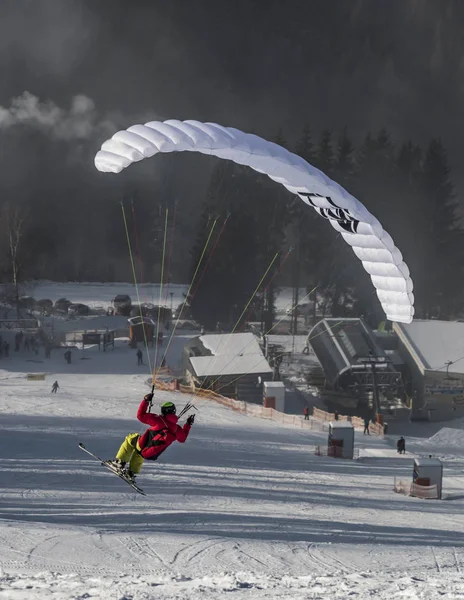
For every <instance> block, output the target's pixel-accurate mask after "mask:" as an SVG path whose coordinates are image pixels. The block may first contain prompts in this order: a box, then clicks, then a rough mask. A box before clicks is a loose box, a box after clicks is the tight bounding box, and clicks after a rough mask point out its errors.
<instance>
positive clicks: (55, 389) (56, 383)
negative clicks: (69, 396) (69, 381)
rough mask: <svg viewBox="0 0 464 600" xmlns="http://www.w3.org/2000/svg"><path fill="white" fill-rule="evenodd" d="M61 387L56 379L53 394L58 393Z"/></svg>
mask: <svg viewBox="0 0 464 600" xmlns="http://www.w3.org/2000/svg"><path fill="white" fill-rule="evenodd" d="M59 389H60V386H59V385H58V381H55V383H54V384H53V385H52V394H56V392H57V390H59Z"/></svg>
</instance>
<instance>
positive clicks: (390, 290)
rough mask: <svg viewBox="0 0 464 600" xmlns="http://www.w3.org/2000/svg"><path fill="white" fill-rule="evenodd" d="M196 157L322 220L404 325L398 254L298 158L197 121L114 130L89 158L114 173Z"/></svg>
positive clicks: (343, 194)
mask: <svg viewBox="0 0 464 600" xmlns="http://www.w3.org/2000/svg"><path fill="white" fill-rule="evenodd" d="M183 151H188V152H201V153H203V154H211V155H213V156H217V157H219V158H225V159H228V160H232V161H234V162H236V163H238V164H241V165H246V166H249V167H251V168H252V169H254V170H255V171H258V172H259V173H264V174H265V175H268V177H270V178H271V179H272V180H274V181H276V182H277V183H280V184H281V185H283V186H284V187H286V188H287V189H288V190H289V191H290V192H291V193H292V194H296V195H298V196H299V197H300V198H301V199H302V200H303V202H305V203H306V204H307V205H308V206H311V207H312V208H313V209H314V210H316V212H317V213H318V214H319V215H320V216H321V217H323V218H325V219H328V221H329V222H330V224H331V225H332V227H333V228H334V229H335V230H336V231H338V232H339V233H340V234H341V235H342V236H343V238H344V239H345V241H346V242H347V243H348V244H349V245H350V246H351V247H352V248H353V251H354V253H355V254H356V256H357V257H358V258H359V259H360V260H361V262H362V265H363V267H364V269H365V270H366V271H367V272H368V273H369V275H370V277H371V279H372V283H373V284H374V287H375V289H376V292H377V296H378V298H379V300H380V303H381V305H382V307H383V309H384V311H385V314H386V316H387V318H388V319H389V320H391V321H399V322H402V323H410V322H411V321H412V318H413V315H414V296H413V293H412V290H413V283H412V280H411V278H410V276H409V269H408V267H407V265H406V264H405V263H404V262H403V257H402V255H401V252H400V251H399V250H398V248H396V246H395V244H394V243H393V240H392V238H391V237H390V236H389V235H388V233H387V232H386V231H385V230H384V229H383V227H382V225H381V224H380V222H379V221H378V220H377V219H376V218H375V217H374V216H373V215H371V213H370V212H369V211H368V210H367V208H366V207H365V206H364V205H363V204H362V203H361V202H359V200H357V199H356V198H354V197H353V196H352V195H351V194H349V193H348V192H347V191H346V190H345V189H344V188H342V187H341V186H340V185H338V184H337V183H336V182H335V181H332V180H331V179H329V177H327V176H326V175H325V174H324V173H323V172H322V171H320V170H319V169H316V168H315V167H313V166H312V165H310V164H309V163H307V162H306V161H305V160H304V159H303V158H301V157H300V156H297V155H296V154H293V153H292V152H289V151H288V150H286V149H285V148H282V147H281V146H279V145H277V144H274V143H272V142H268V141H266V140H264V139H262V138H260V137H258V136H256V135H252V134H249V133H244V132H243V131H240V130H238V129H234V128H232V127H222V126H221V125H217V124H216V123H200V122H198V121H176V120H170V121H164V122H160V121H153V122H150V123H146V124H145V125H133V126H132V127H129V128H128V129H127V130H125V131H118V132H117V133H115V134H114V135H113V137H112V138H111V139H109V140H107V141H106V142H104V143H103V145H102V147H101V150H100V151H99V152H98V153H97V155H96V157H95V166H96V167H97V169H98V170H99V171H103V172H111V173H119V172H121V171H122V170H123V169H125V168H126V167H128V166H129V165H131V164H132V163H134V162H137V161H141V160H143V159H145V158H149V157H151V156H154V155H155V154H157V153H159V152H183Z"/></svg>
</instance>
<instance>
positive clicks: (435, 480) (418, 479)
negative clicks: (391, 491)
mask: <svg viewBox="0 0 464 600" xmlns="http://www.w3.org/2000/svg"><path fill="white" fill-rule="evenodd" d="M412 482H413V485H412V486H411V496H415V495H416V493H415V490H414V485H418V486H424V487H429V486H435V485H436V486H437V498H441V492H442V486H443V464H442V462H441V461H440V460H438V458H415V459H414V470H413V474H412ZM417 495H419V494H417Z"/></svg>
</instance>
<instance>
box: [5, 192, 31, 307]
mask: <svg viewBox="0 0 464 600" xmlns="http://www.w3.org/2000/svg"><path fill="white" fill-rule="evenodd" d="M27 217H28V211H27V209H26V208H25V207H24V206H22V205H20V204H12V203H10V202H6V203H5V204H4V205H3V206H2V208H1V224H2V225H1V230H2V231H1V238H2V239H1V245H2V249H3V251H4V256H5V258H6V259H7V261H8V264H9V267H8V269H7V271H10V273H11V277H12V283H13V289H14V303H15V305H16V316H17V318H19V316H20V315H19V279H20V273H21V266H22V264H21V258H22V252H23V244H22V241H23V238H24V235H25V232H26V226H27ZM2 254H3V253H2Z"/></svg>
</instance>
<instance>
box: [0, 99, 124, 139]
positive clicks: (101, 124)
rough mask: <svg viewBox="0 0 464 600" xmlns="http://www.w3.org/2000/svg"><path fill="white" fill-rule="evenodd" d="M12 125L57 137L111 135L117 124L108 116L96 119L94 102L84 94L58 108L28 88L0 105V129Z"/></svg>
mask: <svg viewBox="0 0 464 600" xmlns="http://www.w3.org/2000/svg"><path fill="white" fill-rule="evenodd" d="M15 125H26V126H30V127H33V128H37V129H39V130H40V131H43V132H44V133H45V134H47V135H51V136H52V137H55V138H56V139H59V140H88V139H91V138H94V137H96V136H97V135H105V134H106V135H111V134H112V133H114V131H115V130H116V127H117V124H116V123H114V122H112V121H110V120H109V119H104V120H100V118H99V115H98V114H97V111H96V109H95V103H94V102H93V100H91V99H90V98H89V97H88V96H85V95H78V96H73V98H72V99H71V104H70V106H69V108H62V107H59V106H57V105H56V104H55V103H54V102H52V101H51V100H48V101H44V102H41V101H40V100H39V98H37V96H34V95H33V94H31V93H29V92H23V93H22V94H21V95H20V96H17V97H16V98H13V100H12V101H11V106H9V107H8V108H7V107H4V106H0V131H1V130H2V129H8V128H11V127H14V126H15Z"/></svg>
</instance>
